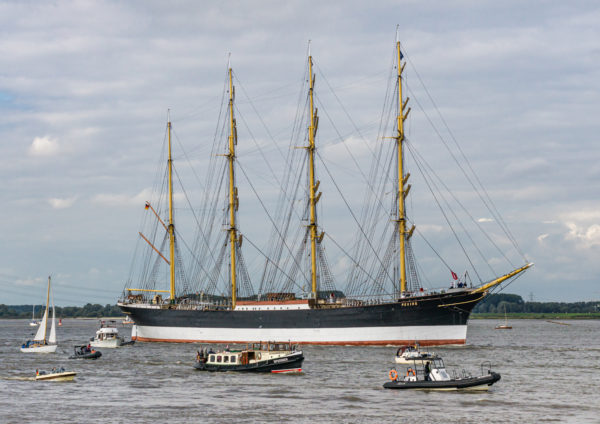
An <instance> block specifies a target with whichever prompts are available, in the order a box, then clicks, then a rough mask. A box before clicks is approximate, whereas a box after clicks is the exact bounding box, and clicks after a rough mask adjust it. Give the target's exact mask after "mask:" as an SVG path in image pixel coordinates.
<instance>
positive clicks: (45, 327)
mask: <svg viewBox="0 0 600 424" xmlns="http://www.w3.org/2000/svg"><path fill="white" fill-rule="evenodd" d="M49 304H50V276H48V294H47V295H46V316H48V305H49ZM47 330H48V319H47V318H46V322H44V343H46V332H47Z"/></svg>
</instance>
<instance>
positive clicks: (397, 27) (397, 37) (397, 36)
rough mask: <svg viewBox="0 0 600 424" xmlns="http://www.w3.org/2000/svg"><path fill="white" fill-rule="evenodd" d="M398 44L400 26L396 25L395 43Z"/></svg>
mask: <svg viewBox="0 0 600 424" xmlns="http://www.w3.org/2000/svg"><path fill="white" fill-rule="evenodd" d="M399 42H400V24H397V25H396V43H399Z"/></svg>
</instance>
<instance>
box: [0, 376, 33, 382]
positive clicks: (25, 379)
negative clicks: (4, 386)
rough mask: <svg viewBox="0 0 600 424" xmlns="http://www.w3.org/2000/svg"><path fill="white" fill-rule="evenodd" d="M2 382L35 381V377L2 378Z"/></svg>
mask: <svg viewBox="0 0 600 424" xmlns="http://www.w3.org/2000/svg"><path fill="white" fill-rule="evenodd" d="M0 378H1V379H2V380H16V381H35V377H5V376H2V377H0Z"/></svg>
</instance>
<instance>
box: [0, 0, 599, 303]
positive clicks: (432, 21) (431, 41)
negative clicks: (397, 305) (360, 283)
mask: <svg viewBox="0 0 600 424" xmlns="http://www.w3.org/2000/svg"><path fill="white" fill-rule="evenodd" d="M332 17H334V18H332ZM599 21H600V8H598V7H597V6H595V5H593V4H592V5H590V4H589V3H587V2H570V3H569V4H568V5H567V4H564V5H561V4H556V3H551V2H550V3H523V2H517V1H514V2H510V1H509V2H468V1H465V2H458V3H452V4H446V3H439V4H431V5H429V4H422V2H414V1H401V2H398V1H384V2H377V3H373V2H363V1H351V2H330V3H327V4H325V5H323V4H321V3H319V2H308V3H306V2H285V3H281V2H275V1H266V2H260V4H258V5H257V4H253V3H244V2H220V3H216V4H205V3H204V2H180V3H177V4H176V5H167V4H165V3H164V2H151V1H150V2H147V1H133V2H126V3H122V2H110V1H104V2H75V3H73V2H66V1H57V2H52V3H35V2H33V3H32V2H3V3H1V4H0V25H2V28H3V36H2V37H0V69H2V71H0V112H1V113H2V116H3V118H2V121H1V123H0V132H1V133H0V140H1V141H0V157H2V158H3V165H2V167H0V178H2V181H3V190H2V191H1V192H0V193H1V194H0V202H1V203H2V204H3V210H4V219H2V220H0V233H1V234H3V242H2V243H1V244H0V254H1V255H2V258H3V261H4V263H3V265H1V266H0V267H1V268H2V269H3V272H5V273H6V274H9V275H13V276H17V277H18V279H19V281H23V282H27V284H28V287H29V284H33V282H38V283H39V284H40V287H42V286H43V283H44V281H45V276H46V275H47V274H49V273H52V272H56V273H60V274H61V278H63V279H64V283H65V284H66V285H69V286H73V285H78V286H80V287H82V291H81V292H80V293H79V294H80V295H81V296H74V295H73V294H68V293H67V292H61V293H59V292H57V293H56V296H57V301H58V303H59V304H61V303H62V304H72V303H74V302H73V301H72V298H76V299H79V298H85V300H84V301H87V300H89V301H99V302H101V303H112V302H113V301H114V300H115V299H116V297H117V296H118V294H119V292H120V291H121V289H122V288H123V286H124V281H125V279H126V278H127V272H128V267H129V264H130V261H131V255H132V253H133V247H134V244H135V241H136V237H137V230H138V226H139V221H140V217H141V216H142V213H143V202H144V201H145V200H148V199H146V195H147V194H148V187H149V186H150V184H152V182H153V181H152V179H153V178H154V175H155V174H156V171H157V169H158V168H159V159H160V157H159V155H160V151H161V147H162V143H163V139H164V131H165V121H166V114H167V109H171V116H172V117H173V122H174V128H175V134H176V135H177V140H176V146H177V147H183V148H185V151H186V154H183V153H181V150H177V149H176V150H177V151H178V153H177V155H178V156H177V161H178V165H180V164H181V172H182V174H183V175H182V176H184V177H186V178H187V179H188V181H189V186H191V187H186V190H189V191H190V193H192V194H194V193H195V194H197V192H199V191H200V190H201V185H202V177H200V181H198V179H197V178H196V177H195V176H194V175H193V174H192V172H191V171H185V170H184V165H185V164H187V162H188V160H189V161H190V162H191V163H193V164H194V169H195V172H196V173H197V174H198V175H199V176H203V175H204V172H205V166H206V163H207V159H208V158H207V155H209V152H210V146H211V144H212V139H213V135H214V133H215V127H216V125H217V124H216V123H217V119H218V113H219V110H218V109H219V102H220V98H221V92H222V88H223V82H224V74H225V68H226V64H227V55H228V53H229V52H231V53H232V63H233V66H234V71H235V73H236V76H237V77H238V80H239V81H241V83H242V84H240V86H238V87H237V90H238V91H237V94H238V96H237V101H238V107H239V109H240V117H239V121H240V127H239V132H240V139H241V140H243V142H242V141H241V142H240V162H241V163H242V164H243V165H244V166H245V167H247V169H248V172H249V173H250V174H251V175H253V176H254V177H255V178H257V181H260V183H258V184H259V186H260V188H261V190H262V192H263V193H264V196H265V198H266V200H265V201H266V202H267V203H268V204H272V203H273V202H274V201H275V198H276V196H277V188H276V184H275V183H274V181H273V179H272V176H271V172H270V171H268V170H266V169H264V167H261V166H260V165H257V164H256V163H257V162H258V159H260V158H261V154H260V152H259V150H258V147H257V146H260V147H261V149H264V152H265V154H267V155H268V156H269V158H270V159H271V160H272V166H273V170H274V171H275V173H276V174H278V175H281V171H282V165H281V164H279V163H277V162H278V161H279V160H278V158H279V157H280V153H279V151H282V152H283V154H286V153H287V151H286V149H287V143H288V140H289V138H290V133H291V127H292V121H293V116H294V112H295V105H296V101H297V99H298V90H299V88H300V84H301V82H302V78H303V75H304V68H303V67H304V61H305V54H306V48H307V41H308V40H309V39H311V40H312V53H313V55H314V57H315V63H316V65H317V70H318V74H317V92H318V96H319V103H320V108H321V109H320V110H322V113H321V124H320V133H319V142H320V143H321V144H320V145H321V151H322V154H323V157H324V158H325V159H326V160H327V161H328V166H331V167H332V169H335V170H336V172H339V173H340V175H343V178H342V180H343V181H342V182H341V183H340V184H341V185H342V187H343V188H344V190H347V192H350V193H362V192H363V190H364V184H363V183H362V181H361V179H360V178H350V177H349V176H352V175H353V174H354V175H355V176H356V174H357V173H356V171H355V170H353V166H351V164H350V162H349V160H348V159H349V156H348V154H347V153H346V148H345V146H347V147H348V148H351V149H352V151H353V152H354V154H355V155H356V156H357V157H358V161H359V163H360V165H361V167H362V168H363V169H364V170H365V171H366V170H368V166H369V163H370V160H371V156H370V151H369V149H368V147H369V146H367V144H366V143H362V142H361V140H363V139H362V138H361V137H360V135H359V134H357V133H356V132H355V131H354V127H355V126H356V127H358V128H359V129H360V131H361V134H362V135H363V136H364V137H365V138H366V139H367V140H369V141H368V142H369V143H375V136H376V131H377V124H378V120H379V117H380V113H381V112H380V109H381V104H382V102H383V96H384V94H385V86H386V78H387V75H388V73H389V65H390V64H391V60H392V54H393V42H394V39H395V28H396V24H400V35H401V38H402V42H403V45H404V48H405V51H406V53H407V57H408V59H409V62H410V63H409V65H408V66H407V84H408V87H409V96H410V97H411V98H412V99H413V100H412V101H411V104H412V107H413V112H412V115H413V116H412V117H411V119H410V122H409V137H410V140H411V143H413V144H414V145H415V146H416V148H417V149H418V151H419V152H421V153H422V154H423V155H424V156H426V157H427V160H428V161H429V162H430V163H431V164H432V166H434V168H435V169H436V172H439V174H440V175H444V176H445V178H447V181H448V182H449V183H453V184H454V183H455V184H454V185H453V187H455V188H456V189H457V192H458V193H460V194H461V196H462V197H461V198H464V199H466V200H465V201H466V202H468V204H469V206H470V207H472V208H473V209H474V210H473V216H474V217H475V218H476V219H477V218H482V219H486V220H487V219H489V214H488V213H487V212H486V211H485V210H478V209H477V206H475V203H474V202H473V199H474V197H475V196H474V195H473V193H472V190H471V188H470V187H469V186H468V185H465V184H464V183H462V185H461V183H460V182H459V176H460V175H459V174H458V173H457V172H456V170H455V167H454V164H453V163H452V161H451V160H449V159H448V157H447V155H445V153H444V147H443V146H442V145H441V144H440V142H439V139H438V137H437V134H436V133H435V132H434V131H433V130H432V129H431V127H430V126H429V124H428V120H427V119H426V118H425V116H424V115H423V113H422V112H423V111H424V112H426V113H427V115H428V116H430V117H431V118H432V119H433V120H435V122H436V125H437V127H438V128H443V126H442V125H440V122H439V119H438V118H437V111H436V107H435V106H434V105H432V104H431V103H430V102H429V101H428V99H427V93H426V92H425V91H424V90H423V88H422V87H421V85H420V83H419V79H418V78H419V77H420V78H422V79H423V81H425V83H426V86H427V89H428V90H429V92H430V93H431V94H432V96H433V97H434V99H435V102H436V106H437V108H439V110H440V111H441V112H442V114H443V116H444V118H445V120H446V121H447V122H448V124H449V126H450V128H451V129H452V132H453V135H454V136H455V137H456V138H457V139H458V140H459V141H460V144H461V147H462V148H463V150H465V151H466V152H467V155H468V157H469V159H470V160H471V161H472V164H473V167H474V169H475V170H476V171H477V172H478V174H479V176H480V177H481V179H482V181H483V182H484V184H485V186H486V188H487V189H488V190H489V193H490V195H491V197H492V198H493V199H494V201H495V202H496V204H497V205H498V207H499V209H500V211H501V212H502V213H503V216H504V218H505V219H506V220H507V222H508V224H509V225H510V227H511V230H512V232H513V234H514V235H515V236H516V238H517V239H518V241H519V243H520V244H521V247H522V249H523V250H524V251H525V252H526V254H527V256H528V257H529V258H530V259H531V260H533V261H534V262H536V268H535V270H534V271H533V272H530V273H527V274H526V275H525V276H523V277H522V278H520V279H519V280H518V282H517V283H515V284H514V285H512V286H511V287H510V289H509V290H510V291H513V292H518V293H519V294H522V295H524V296H525V295H527V294H528V293H529V292H533V293H535V294H536V298H539V299H540V300H542V298H543V297H545V298H547V300H562V299H567V300H577V299H588V298H594V297H595V298H598V295H599V293H598V290H597V289H596V287H597V286H596V284H597V281H598V277H599V276H600V266H599V265H597V261H596V258H597V254H598V249H599V244H598V225H600V217H598V216H597V215H595V214H594V211H597V210H600V201H599V200H598V198H597V193H599V192H600V179H599V178H598V176H599V175H600V167H599V165H598V163H599V159H600V157H599V156H600V155H599V149H598V147H597V146H598V140H597V137H598V136H597V134H599V133H600V131H599V128H598V126H599V125H598V121H597V120H596V119H594V113H596V111H597V110H598V109H600V107H599V106H600V101H599V100H600V98H599V97H600V95H599V94H598V93H600V75H599V72H600V71H599V69H600V66H599V65H600V49H598V46H597V40H598V39H599V38H600V34H599V32H600V27H599V26H598V22H599ZM415 70H416V71H417V72H418V76H417V74H416V73H415ZM325 78H326V80H325ZM329 84H330V85H331V86H333V87H334V88H335V93H336V96H338V97H339V98H340V99H341V101H342V102H343V104H344V107H345V108H346V110H347V111H349V113H350V114H351V116H352V122H351V121H349V120H348V118H347V116H346V114H345V112H344V111H343V110H342V109H341V107H340V106H339V104H338V102H337V99H336V98H335V97H334V96H333V95H332V94H331V93H330V92H329V90H328V85H329ZM243 90H245V91H246V92H247V93H248V94H249V97H250V98H251V99H252V105H251V104H250V103H249V100H248V99H246V96H245V95H244V94H243ZM417 100H418V102H419V103H420V104H421V106H422V109H423V110H421V107H419V104H418V103H416V101H417ZM252 106H253V107H255V108H256V109H258V110H259V111H260V114H261V118H262V119H263V120H264V121H265V122H266V123H267V125H268V127H269V133H267V131H266V130H265V129H264V127H263V125H262V123H261V122H260V120H259V119H257V117H256V115H255V114H254V112H253V108H252ZM326 113H327V114H328V115H329V116H330V117H331V120H332V121H333V123H334V124H335V126H336V127H335V129H334V128H333V126H332V124H331V123H330V122H329V119H328V118H327V117H326ZM242 119H244V120H245V121H246V122H245V124H247V127H246V126H245V124H244V125H242V122H241V121H242ZM338 132H339V134H340V135H341V138H340V135H338ZM250 134H252V135H253V136H254V137H256V140H255V141H253V140H252V137H251V135H250ZM269 134H272V135H273V136H274V138H275V140H274V141H275V142H276V143H277V146H278V147H279V150H278V149H277V148H276V147H275V146H274V145H273V140H272V139H271V137H270V135H269ZM444 137H445V138H448V134H447V133H446V132H445V131H444ZM255 142H256V144H254V143H255ZM342 143H345V146H344V145H343V144H342ZM409 161H410V159H409ZM413 176H414V181H415V182H414V187H413V191H412V192H411V194H412V195H413V198H412V200H411V202H414V204H413V207H412V209H411V210H412V213H413V215H412V217H413V218H414V220H415V221H416V223H417V225H420V226H421V227H422V228H423V230H424V232H425V233H427V234H428V235H431V237H432V238H433V239H434V240H435V241H436V242H437V243H438V244H437V245H439V246H440V250H441V251H444V252H445V253H447V254H448V256H449V257H451V258H453V259H456V263H457V264H461V263H463V262H464V258H463V259H461V258H459V257H458V256H456V257H454V250H455V248H452V247H451V246H450V244H449V241H451V240H450V239H451V236H450V235H449V233H448V231H447V229H446V225H445V223H444V221H443V220H442V219H441V218H440V217H439V216H437V215H436V214H435V213H434V212H432V211H430V209H431V207H432V205H431V204H430V203H427V206H425V204H424V202H426V201H427V202H430V199H429V198H428V197H427V189H426V188H425V186H424V184H423V182H422V181H419V178H418V176H417V173H416V172H415V171H413ZM321 178H322V180H323V183H322V187H321V190H323V191H324V195H323V200H322V202H323V204H326V205H327V207H326V208H324V211H323V213H322V215H323V225H324V227H325V229H326V230H327V231H328V232H330V233H332V234H334V236H335V237H337V238H338V239H340V240H346V239H348V241H350V237H349V235H348V234H347V233H348V232H351V231H348V230H347V229H348V228H352V231H354V227H353V225H354V224H353V222H352V220H351V219H350V217H349V215H348V213H347V211H345V209H344V206H343V202H342V201H341V199H340V198H339V196H337V195H336V194H335V189H334V187H333V185H332V184H331V183H330V182H328V181H327V178H326V177H325V173H324V172H323V171H321ZM242 189H243V190H242ZM326 190H327V191H326ZM240 191H241V201H242V206H241V208H242V209H243V211H244V215H241V221H242V225H243V224H244V223H248V225H249V224H250V223H253V222H256V221H257V218H255V217H258V216H260V215H261V214H262V211H261V209H260V207H258V206H257V205H256V199H254V197H253V195H252V194H251V191H250V188H249V187H248V186H247V184H246V183H245V182H244V181H241V182H240ZM188 194H189V193H188ZM351 201H352V203H353V206H354V207H358V206H359V204H360V196H352V199H351ZM67 206H68V207H67ZM260 219H264V218H260ZM544 222H547V223H544ZM482 225H486V226H487V225H492V223H488V222H483V223H482ZM242 229H243V231H246V232H247V233H248V234H249V236H250V237H252V238H253V239H254V240H260V239H261V234H264V232H265V231H268V226H265V227H263V228H256V229H255V228H246V229H244V227H242ZM494 237H495V238H496V239H497V240H498V242H499V243H504V241H503V239H502V238H501V237H500V235H499V234H497V235H494ZM415 249H416V250H417V251H418V252H419V253H421V254H422V255H423V259H422V260H423V262H424V263H429V261H431V262H433V261H432V260H431V259H432V258H431V252H429V251H428V250H427V249H426V248H425V247H423V246H418V245H417V246H415ZM453 249H454V250H453ZM486 253H489V257H490V258H492V259H490V260H489V261H490V262H491V263H495V262H496V259H495V258H496V256H497V252H493V251H490V252H486ZM330 254H331V255H332V263H335V264H336V266H335V269H336V272H338V275H339V276H341V277H343V275H344V274H343V270H344V268H346V267H347V266H348V262H347V261H346V260H345V259H344V257H343V256H342V255H339V254H337V255H336V254H334V253H333V249H331V253H330ZM512 259H514V260H518V258H512ZM459 266H462V265H457V267H459ZM432 269H433V271H434V275H433V277H432V280H436V279H442V280H443V279H445V278H447V275H446V274H447V272H446V271H444V270H443V269H440V270H439V271H437V270H435V268H433V267H432ZM90 270H94V272H90ZM498 271H505V269H503V268H498ZM99 288H101V289H102V290H103V292H104V294H102V292H100V291H98V289H99ZM40 292H41V291H40ZM29 293H30V291H29V289H28V293H26V294H24V293H23V292H22V291H19V290H17V289H14V291H13V292H11V291H10V290H8V291H7V295H6V296H5V297H4V298H3V302H5V303H24V302H31V301H32V299H31V297H30V295H29ZM538 293H539V295H538ZM61 296H62V298H63V301H62V302H61ZM543 300H546V299H543Z"/></svg>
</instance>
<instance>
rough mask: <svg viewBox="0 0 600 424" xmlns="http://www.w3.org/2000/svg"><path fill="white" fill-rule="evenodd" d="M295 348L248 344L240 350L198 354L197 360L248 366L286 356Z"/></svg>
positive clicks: (292, 346) (271, 344)
mask: <svg viewBox="0 0 600 424" xmlns="http://www.w3.org/2000/svg"><path fill="white" fill-rule="evenodd" d="M295 348H296V347H295V346H294V345H292V344H291V343H278V342H268V343H262V342H259V343H252V344H248V345H247V346H246V348H245V349H242V350H229V348H227V349H225V350H222V351H219V352H212V351H209V352H207V353H206V354H204V353H202V354H201V353H198V358H197V359H198V360H203V359H204V358H206V363H207V364H210V365H221V366H223V365H225V366H227V365H248V364H251V363H255V362H259V361H266V360H270V359H277V358H280V357H284V356H287V355H289V354H290V353H292V352H294V350H295Z"/></svg>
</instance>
